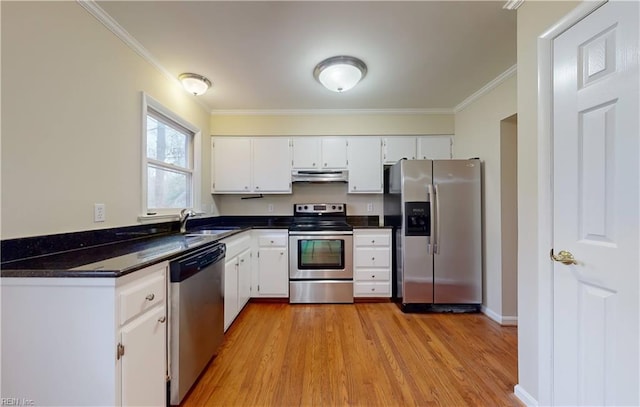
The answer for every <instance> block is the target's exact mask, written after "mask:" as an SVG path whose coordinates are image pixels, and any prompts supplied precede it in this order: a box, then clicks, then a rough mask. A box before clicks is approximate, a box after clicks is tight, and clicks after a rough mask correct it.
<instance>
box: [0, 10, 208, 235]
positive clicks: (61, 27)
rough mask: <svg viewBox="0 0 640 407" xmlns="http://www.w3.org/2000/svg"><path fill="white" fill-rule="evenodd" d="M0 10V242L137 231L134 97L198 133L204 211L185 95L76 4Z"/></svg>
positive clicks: (196, 114)
mask: <svg viewBox="0 0 640 407" xmlns="http://www.w3.org/2000/svg"><path fill="white" fill-rule="evenodd" d="M0 6H1V7H2V230H1V237H2V239H9V238H17V237H26V236H35V235H44V234H53V233H62V232H73V231H80V230H89V229H101V228H110V227H117V226H128V225H134V224H137V222H138V220H137V217H138V215H140V210H141V194H140V188H141V168H142V167H141V148H140V146H141V123H142V116H141V103H142V102H141V91H144V92H146V93H148V94H149V95H151V96H152V97H153V98H155V99H157V100H158V101H159V102H160V103H162V104H164V105H165V106H167V107H168V108H170V109H171V110H173V111H174V112H175V113H177V114H178V115H180V116H181V117H183V118H184V119H186V120H187V121H189V122H191V123H192V124H194V125H195V126H197V127H199V128H200V129H201V130H202V134H203V138H204V140H203V141H204V146H205V148H204V149H203V154H202V162H203V182H202V186H201V188H202V200H203V201H204V203H205V205H204V206H205V208H210V207H211V205H210V203H211V202H212V199H211V195H210V193H209V188H208V185H209V178H210V175H209V174H210V171H209V161H210V158H209V156H210V149H209V148H206V146H207V145H208V135H209V132H210V131H209V125H210V114H209V112H208V111H206V110H205V109H203V108H202V107H201V106H200V105H199V104H198V103H197V102H196V101H195V99H194V97H193V96H191V95H189V94H187V93H186V92H185V91H184V90H183V89H182V88H181V87H180V86H179V85H178V84H177V82H174V81H171V80H169V79H168V78H167V77H165V76H164V75H163V74H162V73H160V71H158V70H157V69H156V68H154V67H153V66H152V65H151V64H149V63H148V62H146V61H145V60H144V59H143V58H141V57H140V56H139V55H138V54H136V53H134V52H133V51H132V50H131V49H130V48H128V47H127V46H126V45H125V44H124V43H123V42H122V41H121V40H119V39H118V38H117V37H116V36H115V35H114V34H113V33H111V32H110V31H109V30H108V29H107V28H106V27H104V26H103V25H102V24H101V23H100V22H98V21H97V20H96V19H95V18H94V17H92V16H91V15H90V14H89V13H88V12H87V11H85V10H84V8H82V7H81V6H80V5H78V3H76V2H37V3H36V2H1V3H0ZM94 203H104V204H106V215H107V221H106V222H104V223H94V222H93V204H94Z"/></svg>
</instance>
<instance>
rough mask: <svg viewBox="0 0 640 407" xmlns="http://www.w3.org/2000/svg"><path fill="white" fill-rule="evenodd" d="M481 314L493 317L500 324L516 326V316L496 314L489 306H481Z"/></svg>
mask: <svg viewBox="0 0 640 407" xmlns="http://www.w3.org/2000/svg"><path fill="white" fill-rule="evenodd" d="M481 311H482V313H483V314H485V315H486V316H488V317H489V318H491V319H493V320H494V321H496V322H497V323H499V324H500V325H504V326H518V317H506V316H502V315H500V314H498V313H497V312H495V311H493V310H492V309H491V308H487V306H485V305H483V306H482V308H481Z"/></svg>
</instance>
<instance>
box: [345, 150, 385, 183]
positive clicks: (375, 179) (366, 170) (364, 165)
mask: <svg viewBox="0 0 640 407" xmlns="http://www.w3.org/2000/svg"><path fill="white" fill-rule="evenodd" d="M381 150H382V146H381V145H380V139H379V138H378V137H350V138H349V149H348V161H349V167H348V168H349V187H348V188H349V189H348V192H349V193H382V158H381V154H382V151H381Z"/></svg>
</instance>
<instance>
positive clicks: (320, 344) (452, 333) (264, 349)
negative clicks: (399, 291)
mask: <svg viewBox="0 0 640 407" xmlns="http://www.w3.org/2000/svg"><path fill="white" fill-rule="evenodd" d="M516 348H517V345H516V328H514V327H501V326H500V325H498V324H497V323H495V322H493V321H491V320H490V319H489V318H487V317H486V316H484V315H482V314H404V313H402V312H401V311H400V310H399V309H398V308H397V306H396V305H395V304H392V303H357V304H353V305H351V304H350V305H338V304H331V305H315V304H314V305H289V304H284V303H249V304H248V305H247V306H246V307H245V309H244V310H243V311H242V313H241V314H240V316H239V317H238V319H236V321H235V322H234V323H233V325H232V326H231V328H230V329H229V330H228V331H227V333H226V336H225V341H224V343H223V345H222V347H221V349H220V352H219V354H218V356H217V357H216V358H215V359H214V360H213V362H212V363H211V364H210V365H209V367H208V368H207V370H206V371H205V373H203V375H202V376H201V377H200V380H199V382H198V383H197V384H196V385H195V386H194V388H193V389H192V391H191V393H190V394H189V395H188V396H187V398H186V399H185V401H184V402H183V406H414V405H419V406H520V405H521V404H520V403H519V402H518V401H517V399H516V397H515V396H514V395H513V387H514V385H515V384H516V380H517V362H516V360H517V359H516V357H517V350H516Z"/></svg>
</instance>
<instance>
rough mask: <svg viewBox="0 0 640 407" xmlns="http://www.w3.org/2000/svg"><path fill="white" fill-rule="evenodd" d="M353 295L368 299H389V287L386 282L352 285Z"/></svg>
mask: <svg viewBox="0 0 640 407" xmlns="http://www.w3.org/2000/svg"><path fill="white" fill-rule="evenodd" d="M354 294H355V295H356V296H360V297H362V296H370V297H390V296H391V287H390V284H389V283H388V282H385V283H369V282H367V283H360V282H356V283H354Z"/></svg>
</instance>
